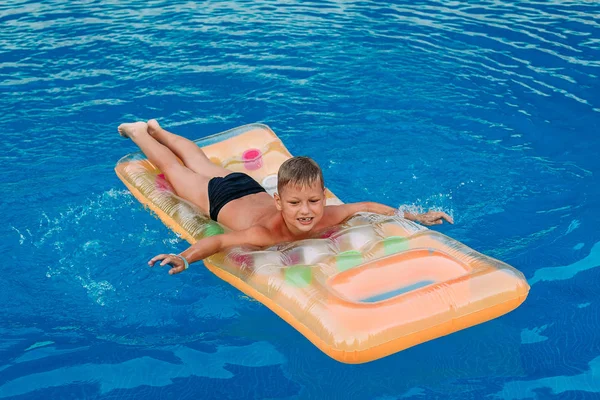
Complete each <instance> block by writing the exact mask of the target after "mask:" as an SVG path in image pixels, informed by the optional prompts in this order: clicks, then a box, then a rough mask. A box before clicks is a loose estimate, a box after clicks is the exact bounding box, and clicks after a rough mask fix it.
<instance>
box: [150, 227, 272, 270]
mask: <svg viewBox="0 0 600 400" xmlns="http://www.w3.org/2000/svg"><path fill="white" fill-rule="evenodd" d="M272 244H274V242H273V238H272V235H271V234H270V233H269V231H268V230H267V229H265V228H264V227H252V228H249V229H246V230H244V231H236V232H228V233H224V234H221V235H215V236H210V237H207V238H203V239H200V240H198V241H197V242H196V243H194V244H193V245H192V246H190V247H189V248H188V249H187V250H185V251H184V252H182V253H181V254H179V255H177V254H159V255H157V256H155V257H153V258H152V259H151V260H150V261H148V265H149V266H151V267H152V266H154V263H156V262H157V261H161V263H160V266H161V267H164V266H165V265H167V264H170V265H171V266H172V268H171V269H170V270H169V274H170V275H173V274H178V273H180V272H182V271H184V270H185V269H187V267H188V266H189V264H191V263H193V262H196V261H199V260H203V259H205V258H208V257H210V256H212V255H213V254H216V253H218V252H220V251H223V250H224V249H226V248H228V247H233V246H240V245H251V246H258V247H264V246H269V245H272Z"/></svg>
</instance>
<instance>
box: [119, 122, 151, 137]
mask: <svg viewBox="0 0 600 400" xmlns="http://www.w3.org/2000/svg"><path fill="white" fill-rule="evenodd" d="M118 129H119V135H121V136H123V137H124V138H133V137H134V136H136V135H138V134H139V133H142V132H147V131H148V124H147V123H145V122H130V123H127V124H121V125H119V128H118Z"/></svg>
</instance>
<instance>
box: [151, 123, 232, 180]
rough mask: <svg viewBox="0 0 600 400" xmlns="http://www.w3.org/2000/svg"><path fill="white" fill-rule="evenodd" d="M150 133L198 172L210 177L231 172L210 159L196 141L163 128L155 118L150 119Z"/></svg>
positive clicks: (186, 164)
mask: <svg viewBox="0 0 600 400" xmlns="http://www.w3.org/2000/svg"><path fill="white" fill-rule="evenodd" d="M148 133H149V134H150V135H152V136H153V137H154V138H155V139H156V140H158V141H159V142H160V143H161V144H163V145H165V146H166V147H168V148H169V149H170V150H171V151H173V153H175V155H177V157H179V158H180V159H181V161H183V164H184V165H185V166H186V167H188V168H189V169H191V170H192V171H194V172H196V173H197V174H200V175H204V176H206V177H208V178H209V179H210V178H213V177H215V176H225V175H229V174H230V173H231V171H230V170H228V169H225V168H223V167H221V166H220V165H216V164H215V163H213V162H212V161H210V159H209V158H208V157H206V154H204V152H203V151H202V149H201V148H200V147H198V146H197V145H196V143H194V142H192V141H191V140H189V139H186V138H184V137H183V136H179V135H176V134H174V133H171V132H169V131H167V130H165V129H163V128H162V127H161V126H160V125H159V124H158V121H156V120H155V119H151V120H150V121H148Z"/></svg>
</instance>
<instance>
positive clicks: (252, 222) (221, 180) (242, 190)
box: [118, 120, 453, 275]
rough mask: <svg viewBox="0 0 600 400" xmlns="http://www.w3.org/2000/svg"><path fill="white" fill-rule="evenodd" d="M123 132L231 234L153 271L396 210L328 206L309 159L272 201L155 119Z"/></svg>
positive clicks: (286, 169) (441, 216)
mask: <svg viewBox="0 0 600 400" xmlns="http://www.w3.org/2000/svg"><path fill="white" fill-rule="evenodd" d="M118 129H119V133H120V134H121V136H123V137H127V138H130V139H131V140H133V141H134V142H135V144H137V145H138V146H139V148H140V149H141V150H142V152H143V153H144V154H145V155H146V157H147V158H148V159H149V160H150V162H152V164H154V165H155V166H156V167H157V168H158V169H159V170H160V171H161V172H162V173H163V174H164V175H165V176H166V178H167V180H168V181H169V182H170V183H171V185H172V186H173V188H174V189H175V192H176V193H177V195H178V196H180V197H182V198H183V199H185V200H187V201H189V202H190V203H192V204H194V205H196V206H197V207H199V208H200V210H202V211H203V212H204V213H206V214H207V215H210V217H211V219H213V220H215V221H217V222H219V223H221V224H222V225H225V226H226V227H228V228H229V229H231V232H227V233H224V234H221V235H216V236H211V237H207V238H204V239H201V240H199V241H198V242H196V243H195V244H194V245H192V246H191V247H189V248H188V249H187V250H185V251H184V252H182V253H181V254H179V255H175V254H159V255H157V256H156V257H153V258H152V259H151V260H150V261H149V262H148V265H150V266H153V265H154V264H155V263H156V262H157V261H161V263H160V266H161V267H162V266H165V265H167V264H169V265H171V267H172V268H171V269H170V270H169V274H171V275H173V274H177V273H180V272H181V271H183V270H185V269H187V268H188V266H189V263H193V262H195V261H198V260H202V259H204V258H207V257H210V256H211V255H213V254H215V253H218V252H220V251H222V250H224V249H226V248H228V247H232V246H239V245H252V246H257V247H268V246H272V245H275V244H277V243H281V242H288V241H293V240H300V239H306V238H308V237H310V236H311V234H313V233H314V232H318V231H321V230H323V229H325V228H328V227H330V226H334V225H337V224H340V223H341V222H343V221H344V220H346V219H348V218H349V217H351V216H352V215H354V214H356V213H358V212H361V211H366V212H373V213H377V214H384V215H394V214H395V213H396V212H397V209H395V208H392V207H389V206H386V205H383V204H378V203H373V202H363V203H353V204H343V205H337V206H325V186H324V182H323V174H322V172H321V169H320V168H319V166H318V165H317V163H315V162H314V161H313V160H311V159H310V158H308V157H293V158H291V159H288V160H286V161H285V162H284V163H283V164H282V165H281V167H280V169H279V173H278V182H277V193H275V195H274V198H275V199H274V200H273V198H271V196H270V195H269V194H267V192H266V191H265V190H264V189H263V188H262V186H260V184H258V182H256V181H255V180H254V179H252V178H251V177H250V176H248V175H246V174H243V173H239V172H236V173H234V172H232V171H229V170H227V169H225V168H222V167H220V166H218V165H216V164H213V163H212V162H211V161H210V160H209V159H208V157H206V155H205V154H204V152H203V151H202V149H200V148H199V147H198V146H197V145H196V144H195V143H194V142H192V141H190V140H188V139H186V138H184V137H181V136H178V135H175V134H173V133H170V132H168V131H166V130H164V129H163V128H161V126H160V125H159V124H158V122H157V121H156V120H150V121H148V122H147V123H146V122H134V123H128V124H122V125H120V126H119V128H118ZM178 158H179V159H181V161H182V162H183V164H184V165H181V164H180V163H179V161H178ZM404 218H406V219H409V220H412V221H417V222H420V223H422V224H424V225H437V224H441V223H443V220H446V221H447V222H449V223H453V221H452V218H451V217H449V216H448V215H446V214H445V213H443V212H432V211H430V212H427V213H425V214H418V215H413V214H409V213H404Z"/></svg>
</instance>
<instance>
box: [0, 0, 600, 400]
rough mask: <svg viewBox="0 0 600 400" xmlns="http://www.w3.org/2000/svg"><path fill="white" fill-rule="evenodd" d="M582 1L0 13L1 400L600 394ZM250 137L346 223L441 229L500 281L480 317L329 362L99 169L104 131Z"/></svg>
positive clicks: (598, 32)
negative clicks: (155, 259) (399, 345)
mask: <svg viewBox="0 0 600 400" xmlns="http://www.w3.org/2000/svg"><path fill="white" fill-rule="evenodd" d="M598 15H600V5H598V3H597V2H594V1H586V0H573V1H569V0H566V1H510V0H509V1H504V2H498V1H493V0H487V1H477V2H475V1H469V2H467V1H462V0H460V1H449V2H446V1H436V0H425V1H417V2H412V1H411V2H409V1H406V2H399V3H395V2H385V1H372V2H364V1H352V0H351V1H343V2H342V1H339V2H335V1H294V0H291V1H285V2H282V1H267V0H259V1H252V2H250V1H226V2H205V3H195V2H175V1H139V0H135V1H132V2H116V1H102V2H101V1H92V0H89V1H82V2H64V1H56V0H48V1H43V2H42V1H37V2H36V1H29V0H25V1H19V0H11V1H8V2H3V3H2V5H0V110H1V112H0V133H1V134H2V139H3V140H2V143H1V145H0V183H1V185H0V199H1V201H0V202H1V204H2V207H1V209H2V220H3V223H2V224H1V226H0V231H1V233H2V236H1V237H2V240H1V241H0V249H1V254H2V255H3V262H2V263H1V264H0V265H1V266H0V270H1V274H0V304H1V305H0V398H2V399H5V398H10V399H54V398H65V399H67V398H68V399H79V398H81V399H83V398H88V399H130V398H143V399H159V398H160V399H164V398H167V399H175V398H177V399H199V398H206V399H209V398H211V399H212V398H214V399H239V398H256V399H309V398H312V399H379V400H390V399H484V398H485V399H487V398H491V399H496V398H498V399H532V398H533V399H597V398H600V334H599V333H598V332H599V329H600V301H599V300H598V299H599V296H600V268H598V267H600V230H599V229H598V224H599V223H600V217H599V216H598V209H599V208H600V201H599V200H598V199H599V198H600V185H599V183H600V182H599V181H598V173H599V172H600V168H599V167H600V160H599V154H600V153H599V151H598V149H599V148H600V135H599V128H600V124H599V121H600V83H599V82H600V81H599V79H598V77H599V75H600V20H599V19H598ZM148 118H158V119H159V120H160V121H161V122H162V123H163V125H164V126H166V127H167V128H169V129H170V130H173V131H175V132H177V133H180V134H182V135H184V136H186V137H188V138H194V139H195V138H199V137H202V136H206V135H209V134H212V133H216V132H219V131H223V130H225V129H229V128H232V127H235V126H239V125H243V124H246V123H251V122H262V123H265V124H267V125H269V126H270V127H271V128H273V130H274V131H275V132H276V133H278V135H279V136H280V137H281V138H282V139H283V141H284V142H285V144H286V145H287V146H288V148H289V149H290V151H291V152H292V153H293V154H296V155H302V154H305V155H310V156H312V157H313V158H315V159H316V160H317V161H318V162H319V163H320V164H321V165H322V166H323V170H324V174H325V179H326V181H327V184H328V186H329V187H330V188H331V189H332V190H333V191H334V192H335V193H336V194H337V195H338V196H339V197H340V198H341V199H343V200H344V201H346V202H351V201H363V200H372V201H378V202H382V203H386V204H389V205H393V206H400V205H410V206H414V207H422V208H437V209H442V210H445V211H447V212H449V213H451V214H452V215H453V216H454V219H455V222H456V223H455V225H453V226H448V225H445V226H441V227H437V228H435V229H436V230H439V231H440V232H442V233H444V234H446V235H449V236H451V237H453V238H455V239H457V240H460V241H461V242H463V243H465V244H466V245H468V246H469V247H472V248H474V249H476V250H477V251H480V252H482V253H485V254H487V255H490V256H492V257H496V258H498V259H501V260H503V261H505V262H507V263H509V264H511V265H513V266H514V267H516V268H518V269H519V270H521V271H522V272H523V273H524V274H525V276H526V277H527V279H528V281H529V283H530V285H531V292H530V295H529V297H528V299H527V300H526V302H525V303H524V304H523V305H522V306H521V307H520V308H518V309H517V310H515V311H514V312H512V313H510V314H508V315H505V316H503V317H501V318H498V319H496V320H493V321H490V322H487V323H484V324H481V325H478V326H476V327H473V328H470V329H467V330H464V331H460V332H458V333H456V334H453V335H450V336H447V337H443V338H440V339H437V340H434V341H431V342H428V343H424V344H422V345H419V346H416V347H413V348H410V349H408V350H405V351H403V352H400V353H398V354H395V355H392V356H389V357H386V358H384V359H382V360H379V361H375V362H372V363H368V364H363V365H345V364H340V363H338V362H336V361H333V360H331V359H329V358H328V357H327V356H325V355H324V354H323V353H321V352H320V351H319V350H317V349H316V348H315V347H314V346H313V345H312V344H310V343H309V342H308V341H307V340H306V339H304V337H303V336H301V335H300V334H299V333H298V332H297V331H295V330H294V329H293V328H291V327H290V326H289V325H288V324H286V323H284V322H283V321H282V320H280V319H279V318H278V317H277V316H276V315H274V314H273V313H272V312H270V311H269V310H268V309H266V308H265V307H264V306H262V305H261V304H260V303H258V302H256V301H253V300H251V299H249V298H247V297H245V296H244V295H242V294H241V293H240V292H238V291H237V290H236V289H234V288H233V287H231V286H229V285H228V284H226V283H224V282H223V281H221V280H220V279H218V278H216V277H215V276H214V275H212V274H211V273H209V272H208V271H207V270H206V269H205V268H203V267H202V265H201V263H198V264H196V265H194V266H193V268H191V269H190V270H188V271H186V272H185V273H183V274H179V275H177V276H168V275H167V274H166V270H156V269H149V268H147V267H146V261H147V260H148V259H149V258H150V257H152V256H154V255H155V254H158V253H162V252H165V251H166V252H176V251H181V250H183V249H185V248H186V243H185V242H183V241H181V240H180V239H178V238H177V237H176V236H175V235H174V234H172V233H171V232H170V231H169V230H168V229H167V228H165V227H164V226H163V225H162V223H160V221H158V220H157V219H155V218H154V217H153V216H152V215H150V213H148V212H147V211H146V210H144V209H143V208H142V207H141V206H140V205H139V204H138V203H137V201H135V200H134V199H133V198H132V196H131V195H130V194H129V193H128V192H127V191H126V190H125V188H124V186H123V185H122V183H121V182H120V181H119V180H118V179H117V177H116V175H115V174H114V172H113V167H114V165H115V163H116V162H117V160H118V159H119V158H120V157H122V156H123V155H125V154H126V153H129V152H132V151H134V150H135V146H134V145H133V144H132V143H131V142H129V141H126V140H122V139H120V138H119V136H118V135H117V132H116V127H117V125H118V124H119V123H121V122H125V121H132V120H138V119H148Z"/></svg>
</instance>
